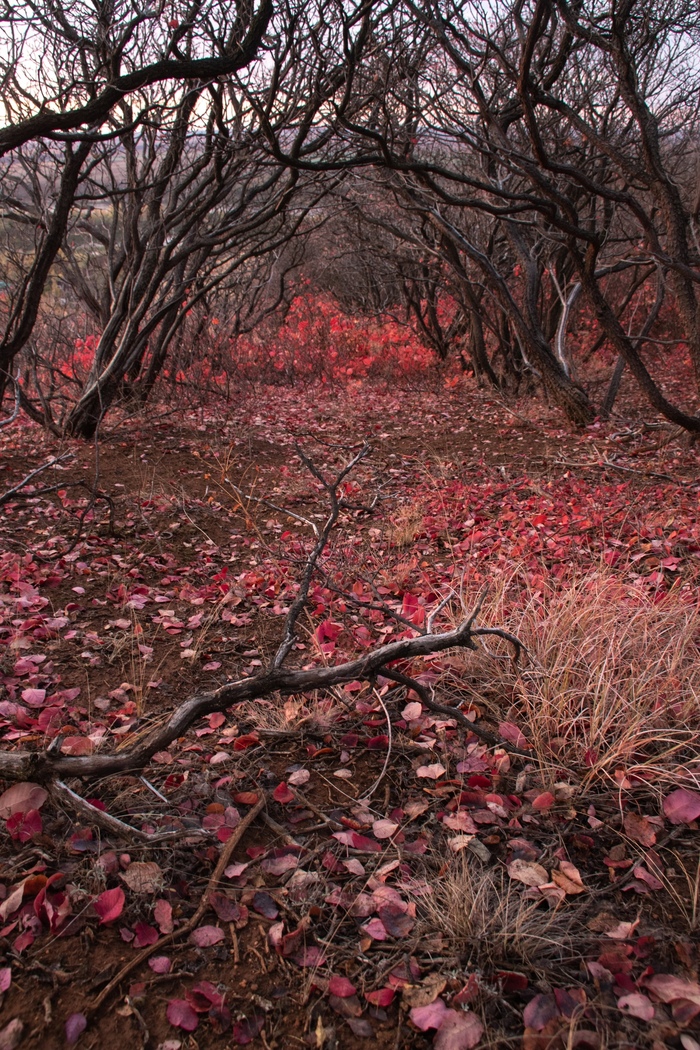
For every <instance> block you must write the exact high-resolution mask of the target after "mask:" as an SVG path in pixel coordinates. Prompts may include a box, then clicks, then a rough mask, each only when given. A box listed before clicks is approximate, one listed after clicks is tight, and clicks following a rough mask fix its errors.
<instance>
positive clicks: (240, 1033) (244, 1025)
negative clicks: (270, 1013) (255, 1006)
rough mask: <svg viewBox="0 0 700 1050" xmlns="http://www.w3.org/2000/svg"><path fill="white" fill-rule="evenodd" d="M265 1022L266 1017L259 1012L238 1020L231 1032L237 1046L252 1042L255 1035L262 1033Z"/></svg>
mask: <svg viewBox="0 0 700 1050" xmlns="http://www.w3.org/2000/svg"><path fill="white" fill-rule="evenodd" d="M264 1024H265V1018H264V1017H262V1016H260V1015H259V1014H254V1015H253V1016H252V1017H248V1018H246V1019H245V1020H243V1021H236V1023H235V1025H234V1026H233V1031H232V1033H231V1035H232V1037H233V1041H234V1043H235V1044H236V1045H237V1046H247V1044H248V1043H252V1042H253V1040H254V1039H255V1037H256V1036H258V1035H260V1033H261V1031H262V1029H263V1025H264Z"/></svg>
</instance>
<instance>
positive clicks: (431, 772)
mask: <svg viewBox="0 0 700 1050" xmlns="http://www.w3.org/2000/svg"><path fill="white" fill-rule="evenodd" d="M446 772H447V770H446V769H445V767H444V766H442V765H440V763H439V762H433V763H432V765H429V766H419V767H418V769H417V770H416V776H417V777H424V778H425V779H427V780H437V779H438V777H441V776H442V775H443V774H444V773H446Z"/></svg>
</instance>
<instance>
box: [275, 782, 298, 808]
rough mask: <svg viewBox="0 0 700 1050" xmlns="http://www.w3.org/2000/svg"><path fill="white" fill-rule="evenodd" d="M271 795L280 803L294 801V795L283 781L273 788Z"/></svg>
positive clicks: (284, 803) (286, 803)
mask: <svg viewBox="0 0 700 1050" xmlns="http://www.w3.org/2000/svg"><path fill="white" fill-rule="evenodd" d="M272 797H273V798H274V800H275V802H281V803H282V805H284V806H286V805H288V804H289V803H290V802H294V800H295V799H296V795H295V794H294V792H293V791H290V790H289V788H288V787H287V785H286V784H285V782H284V781H282V783H281V784H278V785H277V787H276V788H275V790H274V791H273V792H272Z"/></svg>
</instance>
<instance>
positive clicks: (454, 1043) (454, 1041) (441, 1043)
mask: <svg viewBox="0 0 700 1050" xmlns="http://www.w3.org/2000/svg"><path fill="white" fill-rule="evenodd" d="M483 1034H484V1026H483V1024H482V1023H481V1021H480V1020H479V1018H478V1017H477V1016H476V1014H474V1013H472V1012H471V1010H468V1011H467V1012H466V1013H465V1012H463V1011H461V1010H460V1011H459V1012H457V1011H456V1010H449V1011H448V1013H447V1014H446V1016H445V1018H444V1019H443V1021H442V1024H441V1025H440V1027H439V1029H438V1033H437V1035H436V1036H435V1039H434V1041H433V1048H434V1050H472V1047H475V1046H476V1045H477V1043H478V1042H479V1041H480V1039H481V1037H482V1035H483Z"/></svg>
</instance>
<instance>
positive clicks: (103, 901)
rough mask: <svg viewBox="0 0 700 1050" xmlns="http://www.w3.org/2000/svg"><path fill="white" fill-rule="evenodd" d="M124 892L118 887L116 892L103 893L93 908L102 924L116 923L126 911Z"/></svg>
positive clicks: (106, 891)
mask: <svg viewBox="0 0 700 1050" xmlns="http://www.w3.org/2000/svg"><path fill="white" fill-rule="evenodd" d="M124 901H125V897H124V890H123V889H122V888H121V887H120V886H117V888H116V889H114V890H105V891H104V893H101V894H100V895H99V897H98V898H97V900H96V901H93V903H92V906H93V908H94V909H95V911H96V912H97V914H98V915H99V917H100V924H101V925H102V924H104V923H106V922H114V920H115V919H118V918H119V916H120V915H121V913H122V911H123V910H124Z"/></svg>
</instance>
